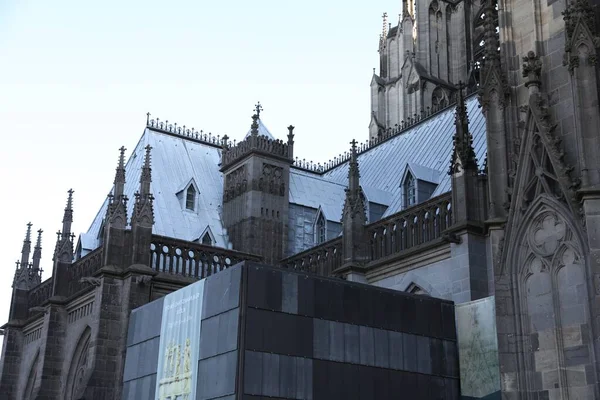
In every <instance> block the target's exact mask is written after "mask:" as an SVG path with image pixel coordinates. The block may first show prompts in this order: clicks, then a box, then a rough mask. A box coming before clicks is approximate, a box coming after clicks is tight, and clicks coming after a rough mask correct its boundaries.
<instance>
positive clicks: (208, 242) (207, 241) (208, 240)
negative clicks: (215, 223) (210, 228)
mask: <svg viewBox="0 0 600 400" xmlns="http://www.w3.org/2000/svg"><path fill="white" fill-rule="evenodd" d="M202 244H205V245H207V246H212V244H213V241H212V238H211V237H210V234H209V233H208V232H206V233H205V234H204V236H202Z"/></svg>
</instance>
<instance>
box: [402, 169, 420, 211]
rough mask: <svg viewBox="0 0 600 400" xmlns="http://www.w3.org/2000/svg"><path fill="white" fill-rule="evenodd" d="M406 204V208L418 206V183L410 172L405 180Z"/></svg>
mask: <svg viewBox="0 0 600 400" xmlns="http://www.w3.org/2000/svg"><path fill="white" fill-rule="evenodd" d="M404 204H405V206H406V207H411V206H414V205H415V204H417V183H416V181H415V177H414V176H412V174H411V173H410V172H409V173H408V174H406V179H405V180H404Z"/></svg>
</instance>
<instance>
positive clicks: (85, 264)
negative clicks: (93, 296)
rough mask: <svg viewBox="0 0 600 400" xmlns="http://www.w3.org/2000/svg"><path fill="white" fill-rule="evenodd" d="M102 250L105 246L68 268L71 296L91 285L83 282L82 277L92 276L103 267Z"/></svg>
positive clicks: (69, 292)
mask: <svg viewBox="0 0 600 400" xmlns="http://www.w3.org/2000/svg"><path fill="white" fill-rule="evenodd" d="M102 250H103V247H99V248H97V249H96V250H94V251H92V252H90V253H88V254H86V255H85V257H82V258H80V259H79V260H77V261H76V262H74V263H73V264H72V265H71V266H70V267H69V268H68V269H67V271H68V273H67V276H68V279H69V291H68V295H69V296H71V295H73V294H75V293H77V292H78V291H80V290H82V289H84V288H86V287H89V283H86V282H82V281H81V279H82V278H89V277H92V276H93V275H94V274H95V273H96V271H98V270H99V269H100V268H102Z"/></svg>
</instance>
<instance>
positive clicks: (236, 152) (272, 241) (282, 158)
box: [221, 103, 294, 264]
mask: <svg viewBox="0 0 600 400" xmlns="http://www.w3.org/2000/svg"><path fill="white" fill-rule="evenodd" d="M254 111H255V112H254V114H253V116H252V124H251V126H250V131H249V132H248V134H247V135H246V137H245V138H244V140H242V141H240V142H238V143H237V144H236V145H231V144H230V143H227V141H225V142H224V144H223V146H222V148H223V151H222V161H221V171H222V172H223V175H224V180H223V182H224V188H223V214H222V215H223V220H224V224H225V227H226V228H227V232H228V235H229V240H230V241H231V243H232V245H233V248H234V249H235V250H239V251H244V252H248V253H255V254H258V255H261V256H263V257H264V260H265V261H266V262H267V263H270V264H275V263H277V262H279V261H280V260H281V259H282V258H284V256H285V255H286V249H287V231H288V228H287V227H288V209H289V180H290V178H289V175H290V165H291V164H292V163H293V149H294V134H293V130H294V127H293V126H289V127H288V137H287V139H288V140H287V143H285V142H283V141H281V140H278V139H275V138H273V137H272V136H271V135H270V133H268V131H266V128H265V127H264V125H263V124H262V122H261V120H260V112H261V111H262V106H261V105H260V103H258V104H257V105H256V108H255V110H254Z"/></svg>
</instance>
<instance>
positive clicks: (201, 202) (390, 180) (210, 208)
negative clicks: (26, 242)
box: [80, 97, 486, 250]
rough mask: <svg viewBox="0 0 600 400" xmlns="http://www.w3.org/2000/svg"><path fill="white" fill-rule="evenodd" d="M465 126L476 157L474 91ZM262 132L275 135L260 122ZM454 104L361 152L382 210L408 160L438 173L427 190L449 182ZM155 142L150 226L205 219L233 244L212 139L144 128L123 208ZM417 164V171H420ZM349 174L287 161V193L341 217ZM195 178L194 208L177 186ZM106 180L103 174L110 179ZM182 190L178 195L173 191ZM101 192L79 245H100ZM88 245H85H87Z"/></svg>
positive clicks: (397, 202) (186, 227)
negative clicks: (309, 168)
mask: <svg viewBox="0 0 600 400" xmlns="http://www.w3.org/2000/svg"><path fill="white" fill-rule="evenodd" d="M467 110H468V115H469V120H470V122H469V129H470V131H471V133H472V135H473V145H474V148H475V153H476V155H477V157H478V160H479V163H480V164H481V162H482V160H483V158H484V157H485V153H486V138H485V119H484V117H483V114H482V113H481V110H480V109H479V107H478V103H477V99H476V98H475V97H471V98H469V99H468V100H467ZM259 134H265V135H268V136H269V137H272V135H271V134H270V132H269V131H268V130H267V129H266V127H265V126H264V124H262V122H260V123H259ZM453 135H454V108H453V107H451V108H448V109H446V110H444V111H442V112H440V113H438V114H437V115H434V116H432V117H431V118H429V119H427V120H425V121H423V122H421V123H419V124H417V125H414V126H413V127H411V128H409V129H407V130H405V131H403V132H402V133H399V134H398V135H396V136H394V137H392V138H390V139H388V140H387V141H385V142H383V143H381V144H379V145H376V146H373V147H371V148H370V149H368V150H366V151H363V152H362V153H361V154H359V155H358V163H359V169H360V175H361V178H360V182H361V186H362V188H363V191H364V193H365V196H366V198H367V200H368V201H369V202H372V203H378V204H382V205H385V206H388V208H387V210H386V212H385V214H384V216H388V215H391V214H394V213H396V212H398V211H400V210H401V209H402V189H401V180H402V176H403V175H404V172H405V170H406V168H407V167H408V166H409V165H410V167H411V168H413V173H415V174H418V175H423V177H426V176H428V177H429V178H427V179H426V180H429V179H431V180H430V181H432V180H433V181H434V182H435V179H436V176H435V175H436V173H438V172H439V174H438V176H437V181H439V185H438V186H437V188H436V190H435V192H434V193H433V195H432V196H437V195H440V194H443V193H446V192H448V191H449V190H450V189H451V182H450V177H449V176H448V174H447V172H446V171H447V170H448V168H449V165H450V158H451V155H452V145H453V143H452V137H453ZM148 144H149V145H150V146H152V148H153V149H152V186H151V190H152V193H153V194H154V197H155V200H154V214H155V224H154V227H153V233H155V234H158V235H162V236H168V237H172V238H177V239H183V240H195V239H197V238H199V237H200V236H201V235H202V233H203V232H204V231H205V230H206V228H207V227H208V226H210V230H211V233H212V234H213V235H214V237H215V241H216V243H215V245H216V246H220V247H230V244H229V240H228V237H227V232H226V230H225V229H224V228H223V224H222V220H221V210H222V199H223V175H222V173H221V172H220V170H219V162H220V158H221V154H220V153H221V150H220V148H218V147H217V146H214V145H210V144H207V143H203V142H199V141H194V140H190V139H188V138H186V137H185V136H179V135H174V134H169V133H166V132H161V131H157V130H155V129H152V128H146V129H145V131H144V133H143V135H142V137H141V138H140V141H139V143H138V144H137V146H136V148H135V149H134V151H133V153H132V155H131V157H130V158H129V160H128V161H127V165H126V181H127V183H126V185H125V194H126V195H127V196H128V197H129V199H130V201H129V203H128V215H131V213H132V210H133V205H134V199H135V196H134V193H135V192H136V191H137V190H138V186H139V183H138V182H139V176H140V171H141V167H142V164H143V159H144V147H145V146H146V145H148ZM417 170H418V171H417ZM347 181H348V162H345V163H342V164H340V165H338V166H336V167H335V168H333V169H331V170H329V171H327V172H325V173H324V174H317V173H314V172H310V171H306V170H303V169H298V168H294V167H292V168H291V171H290V188H289V196H290V197H289V201H290V203H294V204H297V205H301V206H304V207H310V208H313V209H318V208H321V209H322V210H323V213H324V214H325V216H326V218H327V219H328V220H330V221H335V222H339V221H340V220H341V216H342V208H343V205H344V199H345V188H346V186H347ZM190 182H193V183H194V185H195V186H196V187H197V189H198V196H197V199H198V201H197V208H196V210H194V211H189V210H186V209H185V204H184V200H185V199H184V198H183V196H182V194H181V193H180V192H181V191H182V190H183V189H184V188H186V187H187V185H188V184H189V183H190ZM107 183H108V182H107ZM178 193H180V195H179V196H178V195H177V194H178ZM106 207H107V201H106V200H105V201H104V203H103V204H102V207H101V209H100V211H99V212H98V214H97V215H96V217H95V219H94V221H93V222H92V224H91V226H90V228H89V230H88V231H87V233H85V234H82V236H81V238H80V240H81V244H82V247H84V248H85V249H86V250H92V249H93V248H96V247H97V246H98V240H97V238H98V232H99V230H100V227H101V225H102V220H103V218H104V216H105V214H106ZM88 247H89V248H88Z"/></svg>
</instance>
